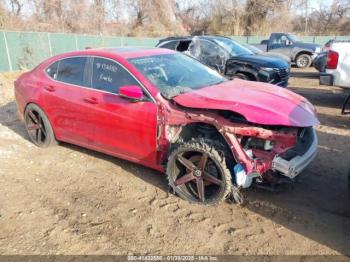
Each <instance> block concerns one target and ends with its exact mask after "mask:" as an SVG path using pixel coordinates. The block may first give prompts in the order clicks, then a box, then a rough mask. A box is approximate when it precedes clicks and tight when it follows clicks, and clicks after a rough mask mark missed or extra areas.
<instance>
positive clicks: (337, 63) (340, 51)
mask: <svg viewBox="0 0 350 262" xmlns="http://www.w3.org/2000/svg"><path fill="white" fill-rule="evenodd" d="M349 50H350V41H334V42H332V43H330V44H329V45H328V46H327V51H326V52H323V53H322V57H321V56H320V57H318V58H317V64H316V68H317V69H318V70H319V71H320V72H321V73H320V84H321V85H330V86H338V87H341V88H343V89H345V90H350V52H349ZM349 101H350V94H349V95H348V96H347V98H346V99H345V101H344V103H343V106H342V111H341V112H342V114H345V110H346V105H347V104H348V103H349Z"/></svg>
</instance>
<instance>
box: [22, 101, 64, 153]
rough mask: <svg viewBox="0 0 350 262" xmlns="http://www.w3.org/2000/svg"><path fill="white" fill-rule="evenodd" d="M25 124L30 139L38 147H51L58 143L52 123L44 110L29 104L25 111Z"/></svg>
mask: <svg viewBox="0 0 350 262" xmlns="http://www.w3.org/2000/svg"><path fill="white" fill-rule="evenodd" d="M24 120H25V126H26V129H27V132H28V135H29V138H30V140H31V141H32V142H33V143H34V144H35V145H37V146H38V147H49V146H51V145H54V144H56V143H57V141H56V139H55V135H54V132H53V130H52V127H51V124H50V121H49V119H48V118H47V116H46V115H45V113H44V112H43V110H41V108H40V107H38V106H37V105H35V104H29V105H28V106H27V108H26V110H25V113H24Z"/></svg>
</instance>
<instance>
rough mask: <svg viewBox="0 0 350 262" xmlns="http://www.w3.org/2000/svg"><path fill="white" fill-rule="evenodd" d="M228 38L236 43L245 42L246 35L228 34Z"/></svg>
mask: <svg viewBox="0 0 350 262" xmlns="http://www.w3.org/2000/svg"><path fill="white" fill-rule="evenodd" d="M230 38H231V39H232V40H234V41H236V42H238V43H241V44H246V43H247V37H246V36H230Z"/></svg>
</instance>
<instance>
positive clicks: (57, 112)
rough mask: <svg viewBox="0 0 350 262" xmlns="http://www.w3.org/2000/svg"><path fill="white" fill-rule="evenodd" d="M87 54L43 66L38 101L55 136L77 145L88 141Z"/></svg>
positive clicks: (89, 127) (89, 139) (89, 135)
mask: <svg viewBox="0 0 350 262" xmlns="http://www.w3.org/2000/svg"><path fill="white" fill-rule="evenodd" d="M87 61H88V58H87V57H81V56H79V57H69V58H63V59H61V60H59V61H56V62H55V63H53V64H52V65H51V66H49V67H48V68H46V74H47V76H48V78H47V79H46V80H44V82H43V83H41V84H42V86H43V92H42V96H43V97H42V98H43V99H41V101H43V103H44V104H45V105H44V107H45V110H46V111H47V114H48V116H49V118H50V121H51V122H52V123H53V126H54V131H55V135H56V137H57V138H58V139H59V140H63V141H67V142H71V143H74V144H79V145H86V144H89V143H90V142H91V133H90V132H89V130H90V129H91V126H89V118H88V107H87V103H86V101H85V98H86V97H87V88H86V87H87V84H88V83H87V81H86V76H87V74H86V69H87V67H86V65H87Z"/></svg>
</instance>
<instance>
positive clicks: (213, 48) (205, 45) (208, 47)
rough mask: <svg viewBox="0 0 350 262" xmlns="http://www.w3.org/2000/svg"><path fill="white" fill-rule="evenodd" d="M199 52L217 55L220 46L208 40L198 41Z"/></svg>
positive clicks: (206, 54)
mask: <svg viewBox="0 0 350 262" xmlns="http://www.w3.org/2000/svg"><path fill="white" fill-rule="evenodd" d="M200 47H201V52H202V54H203V55H205V56H214V55H218V54H219V52H220V51H221V50H220V48H219V47H218V46H217V45H215V44H213V43H210V42H208V41H200Z"/></svg>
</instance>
